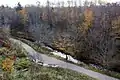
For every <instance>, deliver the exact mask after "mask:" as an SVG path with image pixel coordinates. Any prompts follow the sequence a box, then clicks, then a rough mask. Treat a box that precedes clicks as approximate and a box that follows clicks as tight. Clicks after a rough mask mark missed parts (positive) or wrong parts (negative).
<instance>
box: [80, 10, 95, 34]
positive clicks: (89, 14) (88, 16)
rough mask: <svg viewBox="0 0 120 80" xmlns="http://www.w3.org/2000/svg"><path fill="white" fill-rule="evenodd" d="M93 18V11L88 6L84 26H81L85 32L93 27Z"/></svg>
mask: <svg viewBox="0 0 120 80" xmlns="http://www.w3.org/2000/svg"><path fill="white" fill-rule="evenodd" d="M93 20H94V17H93V11H92V10H91V9H90V8H87V9H86V10H85V11H84V22H83V24H82V26H80V30H81V31H82V32H83V33H85V32H86V31H87V30H88V29H89V28H90V27H91V25H92V22H93Z"/></svg>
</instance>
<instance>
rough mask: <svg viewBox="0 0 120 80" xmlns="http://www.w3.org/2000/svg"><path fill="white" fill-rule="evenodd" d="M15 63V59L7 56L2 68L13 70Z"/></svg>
mask: <svg viewBox="0 0 120 80" xmlns="http://www.w3.org/2000/svg"><path fill="white" fill-rule="evenodd" d="M13 64H14V60H11V59H10V58H6V59H5V60H3V62H2V69H4V70H5V71H8V72H11V71H12V70H13Z"/></svg>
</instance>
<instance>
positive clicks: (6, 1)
mask: <svg viewBox="0 0 120 80" xmlns="http://www.w3.org/2000/svg"><path fill="white" fill-rule="evenodd" d="M37 1H40V2H41V4H45V3H46V1H47V0H0V5H2V4H3V5H9V6H11V7H13V6H16V4H17V3H18V2H20V3H21V4H22V5H23V6H24V5H26V4H34V5H35V4H36V2H37ZM49 1H51V2H54V3H56V2H58V1H64V2H67V1H68V0H49ZM70 1H71V0H70ZM72 1H77V3H78V2H79V1H80V0H72ZM83 1H85V0H82V2H83ZM89 1H94V0H89ZM107 1H108V2H120V0H107Z"/></svg>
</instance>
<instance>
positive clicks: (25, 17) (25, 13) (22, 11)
mask: <svg viewBox="0 0 120 80" xmlns="http://www.w3.org/2000/svg"><path fill="white" fill-rule="evenodd" d="M18 13H19V14H20V15H21V16H22V18H23V22H24V23H25V21H26V20H27V11H26V9H22V10H19V11H18Z"/></svg>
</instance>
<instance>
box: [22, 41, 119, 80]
mask: <svg viewBox="0 0 120 80" xmlns="http://www.w3.org/2000/svg"><path fill="white" fill-rule="evenodd" d="M20 40H21V41H23V42H25V43H26V44H28V45H29V46H31V47H32V48H33V49H35V50H36V51H38V52H40V53H44V54H47V55H49V56H52V57H55V58H57V59H60V60H63V61H66V60H65V59H64V58H61V57H59V56H56V55H53V54H51V53H50V52H51V51H50V50H48V49H45V48H43V47H41V46H39V45H36V44H34V43H32V42H30V41H28V40H25V39H20ZM67 62H69V63H72V62H70V61H67ZM73 64H75V63H73ZM76 65H78V66H81V67H84V68H86V69H89V70H92V71H95V72H99V73H102V74H106V75H108V76H111V77H115V78H118V79H120V73H118V72H114V71H110V70H101V69H99V68H95V67H93V66H90V65H87V64H85V63H83V62H80V63H79V64H76Z"/></svg>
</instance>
